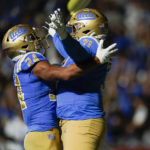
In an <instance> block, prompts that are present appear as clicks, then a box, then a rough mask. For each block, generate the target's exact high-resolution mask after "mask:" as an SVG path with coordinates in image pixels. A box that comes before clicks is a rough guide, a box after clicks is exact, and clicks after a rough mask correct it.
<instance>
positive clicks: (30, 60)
mask: <svg viewBox="0 0 150 150" xmlns="http://www.w3.org/2000/svg"><path fill="white" fill-rule="evenodd" d="M40 61H47V59H46V58H45V57H44V56H43V55H41V54H40V53H37V52H30V53H27V54H24V55H23V56H22V57H21V58H20V59H19V60H18V61H17V62H16V63H15V66H14V74H13V78H14V85H15V86H16V88H17V95H18V99H19V101H20V105H21V108H22V113H23V118H24V122H25V124H26V125H27V127H28V132H31V131H46V130H50V129H51V128H55V127H57V123H56V98H55V96H54V95H52V94H50V82H47V81H44V80H42V79H40V78H38V77H36V76H35V75H34V74H33V67H34V66H35V65H36V64H37V63H38V62H40Z"/></svg>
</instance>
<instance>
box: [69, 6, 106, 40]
mask: <svg viewBox="0 0 150 150" xmlns="http://www.w3.org/2000/svg"><path fill="white" fill-rule="evenodd" d="M67 27H70V28H71V29H72V32H71V35H72V37H74V38H76V39H80V38H81V37H82V36H89V35H91V34H92V33H93V32H94V33H95V35H96V36H97V35H107V33H108V20H107V18H106V17H105V16H104V14H102V13H101V12H99V11H98V10H96V9H89V8H84V9H81V10H78V11H76V12H75V13H74V14H73V15H72V17H71V18H70V20H69V22H68V23H67Z"/></svg>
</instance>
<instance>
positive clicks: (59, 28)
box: [45, 8, 68, 40]
mask: <svg viewBox="0 0 150 150" xmlns="http://www.w3.org/2000/svg"><path fill="white" fill-rule="evenodd" d="M49 19H50V23H48V22H45V23H46V24H47V25H48V32H49V34H50V35H51V36H52V37H53V36H54V34H55V33H56V32H57V34H58V35H59V37H60V39H61V40H64V39H66V37H67V35H68V33H67V31H66V27H65V25H64V20H63V15H62V12H61V10H60V9H59V8H58V9H57V10H55V11H54V13H53V14H50V15H49Z"/></svg>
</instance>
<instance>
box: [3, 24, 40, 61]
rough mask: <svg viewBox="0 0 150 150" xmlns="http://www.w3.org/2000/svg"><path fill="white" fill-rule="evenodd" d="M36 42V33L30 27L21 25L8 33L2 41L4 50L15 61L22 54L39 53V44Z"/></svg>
mask: <svg viewBox="0 0 150 150" xmlns="http://www.w3.org/2000/svg"><path fill="white" fill-rule="evenodd" d="M36 41H37V37H36V35H35V31H34V30H33V29H32V28H31V27H30V26H29V25H26V24H19V25H15V26H13V27H12V28H10V29H9V30H8V31H7V32H6V34H5V35H4V38H3V41H2V49H3V51H4V52H5V53H6V54H7V55H8V56H9V57H10V58H11V59H13V58H14V57H16V56H18V55H20V54H23V53H26V52H29V51H37V50H38V49H39V44H38V43H37V42H36Z"/></svg>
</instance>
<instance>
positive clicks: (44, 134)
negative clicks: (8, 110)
mask: <svg viewBox="0 0 150 150" xmlns="http://www.w3.org/2000/svg"><path fill="white" fill-rule="evenodd" d="M44 40H46V41H47V39H44V38H43V36H41V34H38V32H36V30H33V28H31V27H30V26H28V25H25V24H20V25H16V26H14V27H12V28H11V29H9V30H8V31H7V32H6V34H5V35H4V38H3V41H2V48H3V51H4V52H5V53H6V54H8V56H9V57H10V58H11V59H12V61H13V62H14V63H15V65H14V73H13V79H14V85H15V86H16V88H17V94H18V99H19V101H20V105H21V108H22V113H23V118H24V122H25V124H26V125H27V127H28V132H27V134H26V136H25V140H24V146H25V150H60V149H61V145H60V139H59V130H58V124H57V118H56V97H55V95H54V93H53V90H52V88H51V83H52V81H55V80H57V79H60V80H70V79H72V78H74V77H76V76H79V75H81V74H82V73H83V72H84V71H88V70H89V68H87V66H86V65H85V66H84V64H82V66H81V67H79V66H77V65H75V64H73V65H69V66H66V67H59V66H53V65H50V64H49V62H48V60H47V59H46V58H45V57H44V56H43V54H44V47H47V45H42V43H43V41H44ZM45 43H47V42H45ZM109 52H110V51H109ZM109 52H108V55H109ZM97 54H98V55H99V53H97ZM99 64H100V59H99V57H95V58H90V63H89V64H88V65H89V66H88V67H90V68H91V69H92V68H95V67H96V66H97V65H99ZM83 69H84V71H83Z"/></svg>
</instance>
